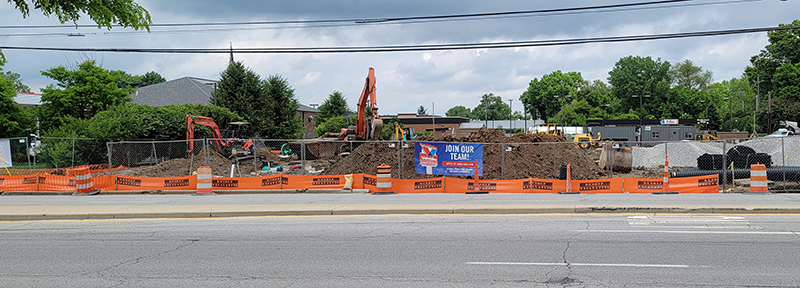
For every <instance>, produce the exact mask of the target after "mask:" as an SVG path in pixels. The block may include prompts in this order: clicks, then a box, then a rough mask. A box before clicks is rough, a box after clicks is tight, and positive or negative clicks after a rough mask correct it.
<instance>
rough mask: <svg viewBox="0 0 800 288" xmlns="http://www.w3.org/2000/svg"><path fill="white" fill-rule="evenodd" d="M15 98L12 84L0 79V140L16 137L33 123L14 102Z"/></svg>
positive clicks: (15, 94)
mask: <svg viewBox="0 0 800 288" xmlns="http://www.w3.org/2000/svg"><path fill="white" fill-rule="evenodd" d="M16 96H17V93H16V92H15V91H14V85H13V83H12V82H11V81H10V80H8V79H5V78H3V77H0V138H8V137H17V136H19V134H20V133H21V132H22V131H23V130H24V129H25V128H27V127H29V126H30V125H31V124H32V122H33V121H32V118H31V116H30V115H29V114H28V113H26V111H25V110H23V109H22V107H20V106H19V105H17V102H15V101H14V97H16Z"/></svg>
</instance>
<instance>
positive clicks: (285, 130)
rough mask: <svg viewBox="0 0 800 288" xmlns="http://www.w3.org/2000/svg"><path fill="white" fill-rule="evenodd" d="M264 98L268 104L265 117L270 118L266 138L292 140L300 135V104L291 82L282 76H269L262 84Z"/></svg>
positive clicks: (265, 106) (264, 111)
mask: <svg viewBox="0 0 800 288" xmlns="http://www.w3.org/2000/svg"><path fill="white" fill-rule="evenodd" d="M262 87H263V88H262V91H263V92H262V93H263V98H264V99H266V102H267V104H266V105H264V106H263V107H264V108H265V109H264V110H263V113H264V114H263V115H264V116H265V117H268V119H269V121H267V127H265V128H266V129H265V133H264V135H263V136H264V138H269V139H291V138H295V137H297V136H298V135H299V133H300V131H301V129H302V124H301V122H300V119H298V118H297V108H299V107H300V104H299V103H298V102H297V99H296V98H295V96H294V89H292V87H291V86H290V85H289V81H286V79H283V78H282V77H281V76H280V75H272V76H269V77H268V78H267V79H266V80H264V81H263V83H262Z"/></svg>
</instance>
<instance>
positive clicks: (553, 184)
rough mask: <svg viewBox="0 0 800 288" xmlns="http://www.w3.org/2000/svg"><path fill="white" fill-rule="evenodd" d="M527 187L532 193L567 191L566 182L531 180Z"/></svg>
mask: <svg viewBox="0 0 800 288" xmlns="http://www.w3.org/2000/svg"><path fill="white" fill-rule="evenodd" d="M573 183H575V182H573ZM528 185H529V186H528V187H530V188H529V189H531V192H532V193H558V192H559V191H566V189H567V181H566V180H553V179H537V178H531V179H530V182H529V184H528ZM573 185H574V184H573Z"/></svg>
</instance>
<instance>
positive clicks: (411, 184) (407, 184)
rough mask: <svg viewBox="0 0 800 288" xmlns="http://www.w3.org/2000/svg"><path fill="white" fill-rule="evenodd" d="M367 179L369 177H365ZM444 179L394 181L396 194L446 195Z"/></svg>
mask: <svg viewBox="0 0 800 288" xmlns="http://www.w3.org/2000/svg"><path fill="white" fill-rule="evenodd" d="M364 177H365V178H366V177H367V175H365V176H364ZM444 182H445V180H444V177H438V178H427V179H392V189H394V193H444V184H445V183H444Z"/></svg>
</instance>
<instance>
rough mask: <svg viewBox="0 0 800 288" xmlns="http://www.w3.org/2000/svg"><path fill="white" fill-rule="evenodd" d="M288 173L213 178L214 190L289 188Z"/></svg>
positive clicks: (212, 186)
mask: <svg viewBox="0 0 800 288" xmlns="http://www.w3.org/2000/svg"><path fill="white" fill-rule="evenodd" d="M287 181H288V180H287V178H286V175H283V177H281V175H271V176H266V177H240V178H224V177H220V178H217V177H215V178H211V189H213V190H269V189H281V186H283V189H287V188H286V186H287V185H285V184H286V183H287Z"/></svg>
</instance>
